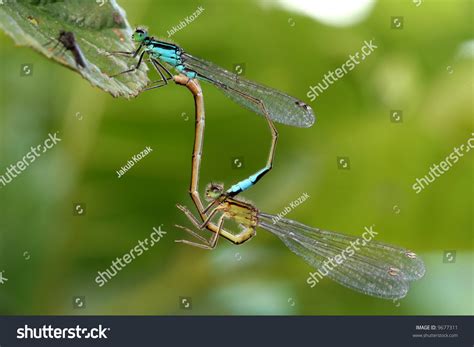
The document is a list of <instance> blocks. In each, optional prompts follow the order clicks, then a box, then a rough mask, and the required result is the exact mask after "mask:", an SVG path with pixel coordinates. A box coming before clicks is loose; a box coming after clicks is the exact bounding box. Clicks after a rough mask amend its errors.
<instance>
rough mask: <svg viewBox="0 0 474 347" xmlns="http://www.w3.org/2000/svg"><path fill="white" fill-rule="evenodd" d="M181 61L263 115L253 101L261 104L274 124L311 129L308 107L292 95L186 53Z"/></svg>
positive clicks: (232, 97)
mask: <svg viewBox="0 0 474 347" xmlns="http://www.w3.org/2000/svg"><path fill="white" fill-rule="evenodd" d="M181 59H182V63H183V65H184V66H185V67H186V68H188V69H191V70H193V71H195V72H196V73H197V74H198V77H200V78H201V79H203V80H206V81H208V82H210V83H212V84H214V85H215V86H216V87H218V88H219V89H220V90H222V91H223V92H224V94H226V95H227V96H228V97H229V98H231V99H232V100H233V101H235V102H236V103H238V104H240V105H242V106H244V107H246V108H248V109H250V110H251V111H253V112H255V113H257V114H260V115H263V110H262V108H261V106H260V105H258V104H256V103H255V102H252V98H254V99H259V100H261V101H262V103H263V105H264V107H265V109H266V110H267V112H268V114H269V116H270V118H271V119H272V120H274V121H275V122H278V123H282V124H286V125H292V126H295V127H300V128H307V127H310V126H311V125H313V123H314V114H313V110H312V109H311V107H310V106H308V105H307V104H305V103H304V102H302V101H300V100H298V99H296V98H294V97H292V96H289V95H287V94H285V93H282V92H280V91H278V90H276V89H272V88H269V87H265V86H263V85H261V84H258V83H255V82H252V81H249V80H247V79H245V78H242V77H239V76H237V75H236V74H234V73H232V72H229V71H227V70H225V69H223V68H221V67H220V66H217V65H215V64H213V63H210V62H207V61H205V60H202V59H199V58H196V57H193V56H192V55H189V54H187V53H183V54H182V55H181ZM249 97H250V98H249Z"/></svg>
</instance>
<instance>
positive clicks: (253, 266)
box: [0, 0, 474, 315]
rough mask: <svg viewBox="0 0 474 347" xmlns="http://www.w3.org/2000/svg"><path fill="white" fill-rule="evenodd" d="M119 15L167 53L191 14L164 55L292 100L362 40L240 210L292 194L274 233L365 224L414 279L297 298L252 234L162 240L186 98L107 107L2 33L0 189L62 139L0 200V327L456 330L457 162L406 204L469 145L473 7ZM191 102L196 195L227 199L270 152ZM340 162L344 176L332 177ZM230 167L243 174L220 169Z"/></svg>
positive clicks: (228, 115) (463, 185)
mask: <svg viewBox="0 0 474 347" xmlns="http://www.w3.org/2000/svg"><path fill="white" fill-rule="evenodd" d="M120 5H121V6H122V7H123V8H124V9H125V10H126V11H127V16H128V20H129V22H130V23H131V24H132V25H139V24H143V25H147V26H148V27H149V30H150V32H151V34H152V35H155V36H156V37H160V38H164V39H167V34H166V32H167V30H170V29H171V27H172V26H173V25H176V24H178V23H179V22H180V21H181V20H183V19H184V18H185V17H186V16H189V15H191V14H192V13H193V12H194V11H195V10H196V9H197V8H198V6H202V7H204V9H205V10H204V12H203V13H202V14H201V15H200V16H199V17H198V18H197V19H196V20H195V21H194V22H193V23H191V24H189V25H188V26H187V27H186V28H184V29H183V30H181V31H179V32H177V33H176V34H175V35H174V36H173V41H175V42H176V43H178V44H179V45H181V46H182V47H183V48H184V49H185V50H186V51H187V52H190V53H191V54H193V55H196V56H199V57H203V58H205V59H207V60H210V61H213V62H215V63H217V64H219V65H221V66H223V67H225V68H228V69H232V67H233V65H234V64H239V63H245V66H246V70H245V76H246V77H247V78H250V79H252V80H255V81H259V82H264V83H265V84H266V85H269V86H272V87H274V88H277V89H281V90H283V91H285V92H288V93H289V94H291V95H294V96H297V97H299V98H301V99H302V100H304V101H306V102H309V99H308V98H307V97H306V93H307V91H308V89H309V86H310V85H314V84H316V83H317V82H319V81H321V79H322V78H323V76H324V74H325V73H327V72H328V71H330V70H335V69H336V68H337V67H339V66H341V65H342V64H343V63H344V62H345V61H346V60H347V59H348V56H349V54H353V53H355V52H357V51H358V50H359V49H360V48H361V46H362V45H363V42H364V40H371V39H373V40H374V42H375V44H376V45H377V46H378V48H377V49H376V50H375V52H374V53H373V54H372V55H371V56H369V57H368V58H367V59H366V60H365V61H364V62H362V63H361V64H360V65H358V66H357V67H356V68H355V69H354V70H353V71H351V72H350V73H349V74H348V75H347V76H345V77H343V78H342V79H340V80H339V81H338V82H337V83H335V84H334V85H333V86H331V87H330V88H329V89H328V90H327V91H326V92H325V93H324V94H322V95H321V96H320V97H319V98H317V99H316V101H315V102H313V103H310V105H311V106H312V107H313V109H314V110H315V112H316V116H317V121H316V123H315V125H314V126H313V127H312V128H310V129H297V128H290V127H287V126H281V125H277V127H278V130H279V132H280V140H279V143H278V148H277V156H276V161H275V165H274V170H273V171H272V172H271V173H270V174H269V175H268V176H266V177H265V178H264V179H263V180H262V181H261V182H259V184H258V185H257V186H256V187H255V188H253V189H251V190H250V191H248V192H246V193H245V194H244V195H245V197H246V198H248V199H249V200H251V201H253V202H254V203H255V204H256V205H257V206H258V208H260V209H261V210H262V211H265V212H268V213H275V214H276V213H279V212H281V211H282V210H283V209H284V207H285V206H287V205H288V204H289V203H290V202H291V201H293V200H294V199H296V198H298V197H299V196H300V195H302V194H303V193H305V192H306V193H308V194H309V195H310V199H308V200H307V201H306V202H304V203H303V204H302V205H300V206H299V207H298V208H296V209H294V210H293V211H292V212H291V213H290V214H288V215H287V217H288V218H291V219H294V220H297V221H300V222H302V223H305V224H307V225H310V226H314V227H319V228H323V229H327V230H336V231H344V232H346V233H348V234H352V235H357V236H359V235H361V233H362V232H363V228H364V226H370V225H373V224H375V225H376V227H375V230H376V231H378V232H379V235H378V240H380V241H384V242H388V243H392V244H397V245H401V246H404V247H406V248H409V249H411V250H413V251H415V252H417V253H418V254H419V255H420V256H421V257H422V258H423V260H424V261H425V263H426V268H427V273H426V275H425V277H424V278H423V279H422V280H421V281H419V282H416V283H414V284H413V285H412V287H411V290H410V292H409V294H408V296H407V297H406V298H405V299H403V300H401V301H400V302H392V301H389V300H388V301H387V300H382V299H377V298H372V297H368V296H364V295H362V294H359V293H356V292H353V291H351V290H349V289H346V288H345V287H342V286H340V285H338V284H337V283H334V282H332V281H331V280H329V279H327V280H324V281H323V282H322V283H319V284H318V285H317V286H316V287H315V288H313V289H311V288H310V287H309V286H308V285H307V284H306V278H307V276H308V273H309V272H310V271H313V270H312V269H311V268H310V267H309V266H307V265H306V263H305V262H304V261H303V260H301V259H300V258H298V257H297V256H295V255H294V254H293V253H291V252H290V251H289V250H288V249H286V247H285V246H284V245H283V243H282V242H281V241H280V240H279V239H278V238H276V237H274V236H273V235H271V234H269V233H267V232H265V231H263V230H259V231H258V235H257V237H255V238H254V239H253V240H251V241H250V242H248V243H245V244H243V245H240V246H235V245H233V244H231V243H228V242H226V241H225V240H221V241H220V242H219V245H218V247H217V249H216V250H214V251H212V252H209V251H204V250H201V249H197V248H192V247H189V246H186V245H182V244H177V243H175V242H174V240H175V239H181V238H183V237H185V236H186V235H185V234H184V233H183V232H182V231H181V230H179V229H176V228H175V227H173V225H174V224H175V223H176V224H185V225H188V221H187V219H186V218H185V217H184V215H182V214H181V213H180V212H179V211H178V210H177V209H176V208H175V204H176V203H178V202H180V203H184V204H186V205H188V206H191V202H190V198H189V196H188V194H187V190H188V186H189V179H190V159H191V149H192V142H193V134H194V123H193V118H192V117H193V102H192V98H191V96H190V94H189V93H188V91H187V90H186V89H185V88H181V87H178V86H176V85H174V84H173V85H171V86H169V87H167V88H162V89H160V90H158V91H152V92H146V93H143V94H141V95H140V96H139V97H138V98H136V99H132V100H125V99H114V98H112V97H111V96H109V95H108V94H106V93H104V92H102V91H101V90H99V89H97V88H93V87H91V86H90V85H89V84H88V83H87V82H86V81H85V80H83V79H82V78H81V77H80V76H79V75H78V74H75V73H73V72H71V71H70V70H67V69H65V68H63V67H61V66H59V65H58V64H55V63H53V62H52V61H49V60H47V59H46V58H44V57H43V56H40V55H38V54H37V53H35V52H34V51H33V50H31V49H28V48H17V47H14V45H13V43H12V41H11V39H10V38H8V37H6V36H5V35H4V34H1V35H0V45H1V46H0V47H1V49H0V62H1V65H0V66H1V74H0V81H1V94H0V98H1V99H0V106H1V108H0V110H1V112H0V174H3V173H4V172H5V170H6V168H7V167H8V166H9V165H10V164H13V163H15V162H17V161H18V160H20V159H21V158H22V157H23V156H24V155H25V154H26V153H27V152H28V151H29V148H30V146H36V145H38V144H40V143H42V142H43V140H44V139H46V138H47V134H48V133H49V132H55V131H60V137H61V138H62V142H61V143H60V144H58V145H57V146H56V147H55V148H53V149H51V150H50V151H48V152H47V153H45V154H43V155H42V156H41V158H39V159H38V160H37V161H36V162H35V163H34V164H32V165H31V166H30V167H29V168H28V169H27V170H26V171H25V172H23V174H22V175H21V176H19V177H18V178H16V179H15V180H14V181H13V182H12V183H11V184H9V185H8V186H6V187H4V188H1V189H0V271H4V273H3V275H4V277H7V278H8V282H6V283H5V284H3V285H0V314H140V315H142V314H147V315H169V314H199V315H201V314H204V315H208V314H220V315H225V314H250V315H252V314H263V315H266V314H288V315H293V314H305V315H334V314H338V315H360V314H362V315H366V314H388V315H406V314H418V315H431V314H434V315H436V314H443V315H454V314H473V312H474V303H473V301H474V299H473V260H474V259H473V258H474V257H473V252H474V246H473V237H472V235H473V208H472V207H473V206H472V202H473V201H472V200H473V160H472V152H470V153H467V154H466V155H465V156H464V157H463V158H461V159H460V160H459V162H458V163H456V164H455V165H454V166H453V167H452V168H451V170H450V171H449V172H447V173H445V174H444V175H443V176H442V177H440V178H439V179H437V180H436V181H435V182H434V183H432V184H431V185H430V186H429V187H428V188H427V189H425V190H424V191H423V192H421V193H420V194H416V193H415V192H414V190H413V189H412V188H411V186H412V184H413V183H414V182H415V179H416V178H417V177H422V176H424V175H425V174H427V173H428V171H429V167H430V166H431V165H432V164H434V163H439V162H440V161H441V160H443V159H444V158H445V157H446V156H448V155H449V153H451V151H452V150H453V147H454V146H459V145H461V144H463V143H465V142H466V141H467V139H468V138H469V137H471V135H470V134H471V132H472V131H473V130H474V127H473V103H472V95H473V94H472V92H473V90H472V88H473V87H472V86H473V84H472V83H473V81H472V78H473V70H472V68H473V66H472V55H471V56H470V57H466V56H465V55H460V54H459V47H460V45H461V44H462V43H464V42H466V41H467V40H472V36H473V35H472V34H473V27H472V13H473V2H472V1H460V0H458V1H447V0H446V1H431V2H430V1H426V2H424V1H423V2H422V4H421V5H420V6H416V5H415V4H414V3H413V2H410V1H379V2H377V3H376V5H375V6H374V8H373V10H372V11H371V13H370V15H369V16H368V18H366V19H365V20H363V21H362V22H360V23H358V24H355V25H352V26H349V27H343V28H342V27H334V26H328V25H325V24H321V23H319V22H317V21H315V20H313V19H311V18H309V17H305V16H300V15H298V14H295V13H292V12H286V11H285V10H283V9H281V8H278V7H266V6H262V3H261V2H256V1H245V0H239V1H225V2H224V1H217V0H215V1H206V0H203V1H199V2H192V1H179V3H178V2H175V1H151V0H150V1H145V0H140V1H132V0H128V1H125V0H123V1H120ZM392 16H404V20H405V22H404V28H403V29H402V30H394V29H391V28H390V20H391V17H392ZM290 19H291V20H290ZM292 23H294V25H291V24H292ZM471 54H472V53H471ZM25 63H32V64H33V66H34V67H33V75H32V76H30V77H22V76H20V66H21V64H25ZM203 88H204V94H205V101H206V120H207V128H206V138H205V146H204V159H203V167H202V172H201V182H202V184H201V187H203V186H204V184H205V183H207V182H209V181H211V180H212V181H215V182H216V181H217V182H224V183H225V184H226V186H229V184H232V183H235V182H236V181H237V180H240V179H242V178H243V177H247V176H248V175H250V174H251V173H253V172H255V171H256V170H257V169H259V168H261V167H262V166H263V164H264V162H265V160H266V154H267V151H268V146H269V141H270V136H269V133H268V129H267V128H266V125H265V122H263V120H262V119H261V118H260V117H256V116H255V115H253V114H252V113H251V112H248V111H246V110H244V109H242V108H240V107H239V106H238V105H235V104H233V103H232V101H230V100H229V99H227V98H226V97H225V96H223V95H222V94H221V93H220V92H219V91H218V90H216V89H215V88H214V87H212V86H210V85H205V84H204V83H203ZM390 110H402V111H403V122H402V123H393V122H391V121H390V117H389V114H390ZM78 112H79V115H80V116H82V118H83V119H82V120H79V119H78V117H77V116H76V115H77V114H78ZM186 119H187V120H186ZM146 146H150V147H151V148H153V152H152V153H151V154H150V155H148V156H147V157H145V158H144V159H143V160H142V161H140V162H139V163H138V164H137V165H135V166H134V167H133V168H132V169H131V170H130V171H129V172H127V173H126V174H125V176H124V177H122V178H121V179H118V178H117V174H116V170H118V169H120V167H121V166H123V165H125V163H126V162H127V160H129V159H130V158H131V157H132V156H133V155H134V154H137V153H139V152H140V151H142V150H143V149H144V148H145V147H146ZM341 156H343V157H349V158H350V164H351V167H350V170H340V169H338V166H337V159H336V158H337V157H341ZM236 157H239V158H243V163H244V165H243V168H234V167H233V166H232V160H233V158H236ZM76 202H83V203H85V204H86V215H85V216H82V217H81V216H74V215H73V213H72V209H73V203H76ZM159 225H163V227H162V228H163V229H164V230H166V231H167V233H168V234H167V235H166V236H165V237H164V239H162V240H161V241H160V242H159V243H158V244H157V245H156V246H155V247H153V248H152V249H151V250H149V251H148V252H146V253H145V254H144V255H142V256H141V257H139V258H138V259H136V260H135V261H134V262H132V263H131V264H129V265H128V266H127V267H126V268H125V269H124V270H122V271H121V272H120V273H119V274H118V275H117V276H115V278H113V279H112V280H111V281H109V283H107V284H106V285H105V286H104V287H98V285H97V284H96V283H95V282H94V279H95V277H96V276H97V271H104V270H105V269H106V268H107V267H109V266H110V264H111V262H112V260H114V259H115V258H116V257H118V256H122V255H123V254H124V253H126V252H128V251H129V250H130V249H131V248H133V247H134V246H135V245H136V244H137V242H138V240H143V239H145V238H146V237H148V236H149V234H150V233H151V232H152V228H153V227H158V226H159ZM446 250H455V251H456V262H455V263H450V264H447V263H444V262H443V256H444V253H445V251H446ZM24 252H28V253H24ZM25 254H26V258H28V256H29V259H28V260H27V259H25ZM74 296H85V297H86V307H85V308H83V309H74V308H73V304H72V302H73V297H74ZM179 297H190V298H191V300H192V309H191V310H183V309H180V306H179Z"/></svg>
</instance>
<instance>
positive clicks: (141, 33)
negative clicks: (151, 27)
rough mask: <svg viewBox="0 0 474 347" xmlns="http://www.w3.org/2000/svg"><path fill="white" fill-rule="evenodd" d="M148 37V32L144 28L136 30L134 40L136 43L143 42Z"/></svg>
mask: <svg viewBox="0 0 474 347" xmlns="http://www.w3.org/2000/svg"><path fill="white" fill-rule="evenodd" d="M147 37H148V31H147V30H146V29H145V28H142V27H138V28H136V29H135V32H134V33H133V34H132V40H133V41H135V42H142V41H143V40H145V38H147Z"/></svg>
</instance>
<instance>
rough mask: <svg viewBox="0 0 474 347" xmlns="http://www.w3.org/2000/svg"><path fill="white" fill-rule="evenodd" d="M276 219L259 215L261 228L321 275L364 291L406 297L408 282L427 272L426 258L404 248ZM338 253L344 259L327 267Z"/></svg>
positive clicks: (393, 297) (371, 293) (397, 297)
mask: <svg viewBox="0 0 474 347" xmlns="http://www.w3.org/2000/svg"><path fill="white" fill-rule="evenodd" d="M273 221H277V219H275V218H274V216H272V215H268V214H265V213H261V214H259V225H260V226H261V227H262V228H264V229H266V230H268V231H270V232H271V233H273V234H274V235H276V236H278V237H279V238H280V239H281V240H282V241H283V242H284V243H285V245H286V246H287V247H288V248H289V249H290V250H291V251H293V252H294V253H295V254H297V255H298V256H300V257H302V258H303V259H304V260H305V261H306V262H307V263H308V264H310V265H311V266H313V267H314V268H316V269H318V270H319V271H320V274H323V275H324V276H328V277H329V278H331V279H333V280H334V281H336V282H338V283H340V284H342V285H344V286H346V287H348V288H351V289H354V290H356V291H359V292H362V293H364V294H367V295H372V296H376V297H380V298H384V299H399V298H403V297H404V296H405V295H406V294H407V292H408V289H409V282H410V281H414V280H417V279H420V278H422V277H423V275H424V274H425V265H424V263H423V261H422V260H421V259H420V258H418V257H417V256H416V254H415V253H413V252H411V251H409V250H406V249H404V248H401V247H397V246H392V245H388V244H385V243H381V242H378V241H375V240H371V241H370V242H366V241H365V240H363V239H362V237H361V238H357V237H354V236H349V235H344V234H341V233H336V232H332V231H325V230H320V229H316V228H311V227H308V226H306V225H304V224H301V223H298V222H295V221H292V220H289V219H280V220H278V221H277V222H276V223H273ZM358 239H359V241H357V240H358ZM362 241H363V242H362ZM364 243H365V244H364ZM354 245H355V247H354ZM357 248H358V249H359V250H357ZM336 255H337V256H339V258H338V259H340V260H341V259H342V261H341V262H340V263H339V262H336V261H333V263H335V264H336V266H334V267H333V266H332V265H330V268H328V266H326V265H325V264H324V262H325V261H326V264H327V263H328V259H333V260H334V259H336V258H335V257H336ZM341 257H342V258H341ZM323 269H324V270H323Z"/></svg>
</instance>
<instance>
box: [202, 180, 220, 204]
mask: <svg viewBox="0 0 474 347" xmlns="http://www.w3.org/2000/svg"><path fill="white" fill-rule="evenodd" d="M223 192H224V185H223V184H221V183H209V184H208V185H207V187H206V192H205V196H206V200H208V201H211V200H215V199H217V198H219V197H220V196H221V195H222V193H223Z"/></svg>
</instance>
